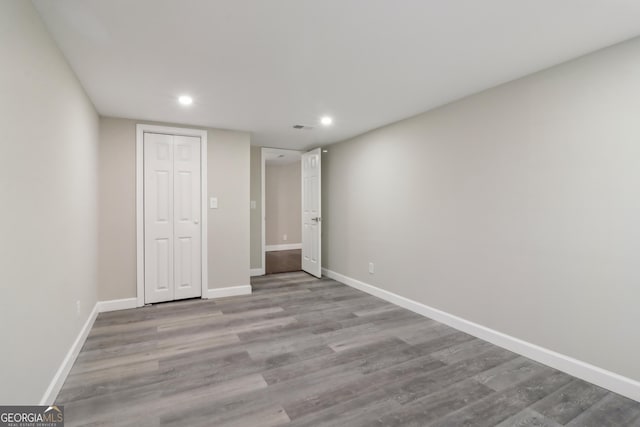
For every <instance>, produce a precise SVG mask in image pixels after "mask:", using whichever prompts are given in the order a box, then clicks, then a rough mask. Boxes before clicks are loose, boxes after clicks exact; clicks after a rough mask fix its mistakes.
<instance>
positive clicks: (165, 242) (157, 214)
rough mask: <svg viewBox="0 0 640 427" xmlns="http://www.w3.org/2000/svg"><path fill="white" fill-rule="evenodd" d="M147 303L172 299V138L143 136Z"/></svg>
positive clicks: (150, 134)
mask: <svg viewBox="0 0 640 427" xmlns="http://www.w3.org/2000/svg"><path fill="white" fill-rule="evenodd" d="M144 152H145V155H144V206H145V207H144V284H145V292H144V302H145V303H147V304H148V303H154V302H160V301H170V300H172V299H173V280H174V279H173V155H172V154H173V137H172V136H171V135H160V134H152V133H145V135H144Z"/></svg>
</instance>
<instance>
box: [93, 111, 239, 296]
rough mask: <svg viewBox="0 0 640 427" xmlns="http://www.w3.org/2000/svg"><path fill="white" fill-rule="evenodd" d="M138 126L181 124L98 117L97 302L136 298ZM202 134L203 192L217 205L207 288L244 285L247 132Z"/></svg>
mask: <svg viewBox="0 0 640 427" xmlns="http://www.w3.org/2000/svg"><path fill="white" fill-rule="evenodd" d="M138 123H150V124H159V125H164V126H174V127H181V126H182V125H174V124H170V123H155V122H147V121H142V120H129V119H119V118H104V117H103V118H100V169H99V171H100V192H99V203H100V220H99V236H100V238H99V273H100V274H99V286H98V297H99V299H100V300H101V301H104V300H111V299H120V298H132V297H135V296H136V196H135V192H136V175H135V174H136V124H138ZM182 127H190V128H198V127H191V126H182ZM199 129H200V128H199ZM206 130H207V140H208V151H207V154H208V157H207V161H208V173H207V178H208V183H207V185H208V192H209V196H215V197H217V198H218V206H219V208H218V209H209V211H208V212H209V217H208V222H209V224H208V230H209V239H208V240H209V246H208V256H209V263H208V268H209V289H213V288H221V287H227V286H242V285H248V284H249V256H250V255H249V231H250V230H249V228H250V227H249V208H248V207H249V159H250V156H249V148H250V134H248V133H246V132H235V131H226V130H219V129H206Z"/></svg>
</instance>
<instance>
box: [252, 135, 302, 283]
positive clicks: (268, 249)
mask: <svg viewBox="0 0 640 427" xmlns="http://www.w3.org/2000/svg"><path fill="white" fill-rule="evenodd" d="M301 158H302V153H301V152H299V151H295V150H281V149H271V148H265V149H263V151H262V162H263V169H262V170H263V185H264V192H263V199H262V202H263V216H264V224H263V225H264V227H263V265H264V268H265V274H275V273H287V272H292V271H300V270H301V269H302V198H301V197H302V196H301V194H302V176H301Z"/></svg>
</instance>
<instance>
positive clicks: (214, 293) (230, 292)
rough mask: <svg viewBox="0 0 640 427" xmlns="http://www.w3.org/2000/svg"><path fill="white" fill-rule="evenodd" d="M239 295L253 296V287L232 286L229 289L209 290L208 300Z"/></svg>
mask: <svg viewBox="0 0 640 427" xmlns="http://www.w3.org/2000/svg"><path fill="white" fill-rule="evenodd" d="M238 295H251V285H241V286H230V287H228V288H216V289H209V292H207V298H208V299H211V298H225V297H235V296H238Z"/></svg>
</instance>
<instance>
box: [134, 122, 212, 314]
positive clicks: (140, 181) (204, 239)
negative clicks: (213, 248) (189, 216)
mask: <svg viewBox="0 0 640 427" xmlns="http://www.w3.org/2000/svg"><path fill="white" fill-rule="evenodd" d="M145 132H153V133H163V134H168V135H182V136H197V137H200V192H201V202H200V210H201V212H200V235H201V239H200V242H201V250H200V255H201V260H202V261H201V269H202V273H201V274H202V288H201V295H202V298H207V297H206V295H207V287H208V283H209V279H208V277H209V275H208V259H207V258H208V256H207V249H208V242H209V240H208V233H207V222H208V221H207V219H208V217H209V211H208V209H207V208H208V203H207V199H208V192H207V131H206V130H201V129H188V128H181V127H168V126H156V125H147V124H137V125H136V238H137V240H136V242H137V243H136V248H137V251H136V268H137V280H136V281H137V286H136V292H137V295H136V303H137V306H138V307H142V306H143V305H144V133H145Z"/></svg>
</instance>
